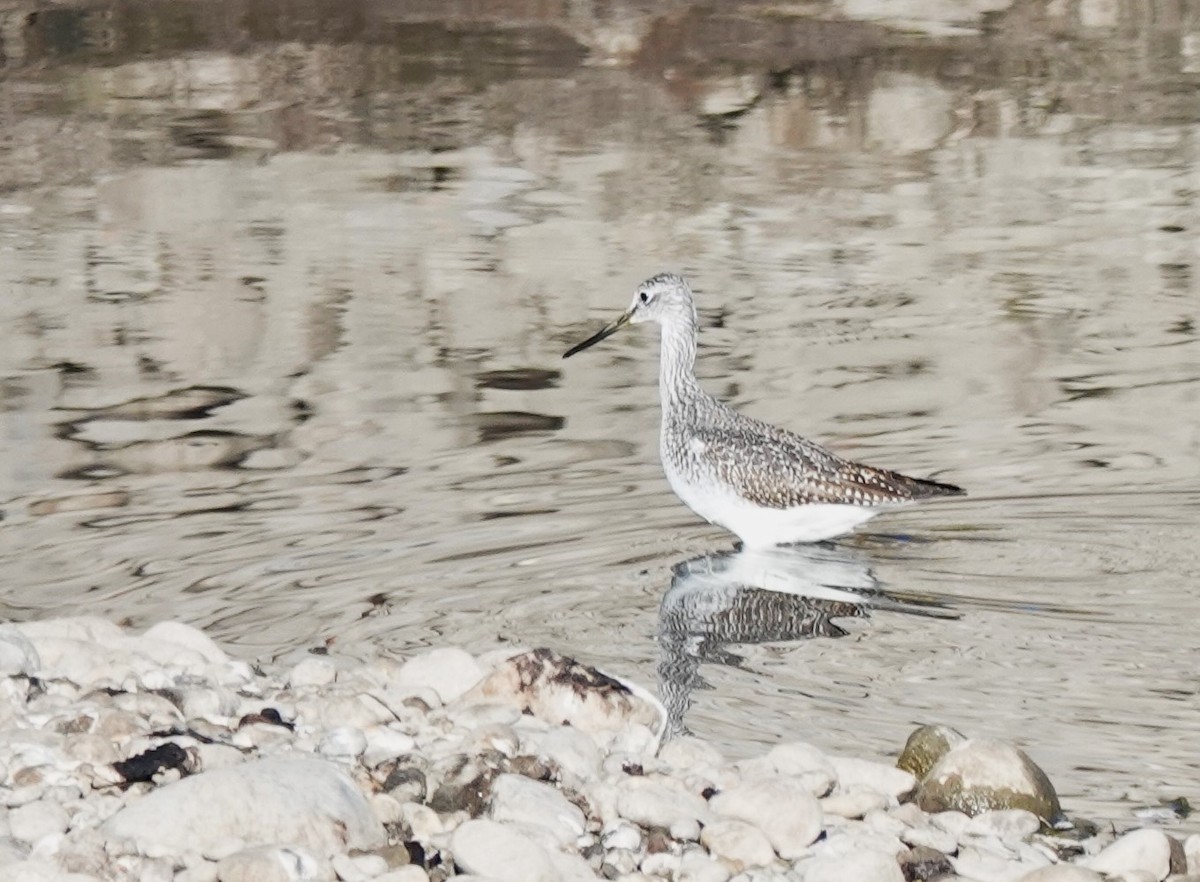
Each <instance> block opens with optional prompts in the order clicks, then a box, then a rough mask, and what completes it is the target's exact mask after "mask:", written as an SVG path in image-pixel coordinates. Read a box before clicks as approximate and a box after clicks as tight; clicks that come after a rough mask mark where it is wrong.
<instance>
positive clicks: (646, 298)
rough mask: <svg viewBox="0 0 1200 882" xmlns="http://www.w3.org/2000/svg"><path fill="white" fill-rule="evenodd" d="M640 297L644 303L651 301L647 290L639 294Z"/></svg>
mask: <svg viewBox="0 0 1200 882" xmlns="http://www.w3.org/2000/svg"><path fill="white" fill-rule="evenodd" d="M638 298H639V299H640V300H641V301H642V303H649V302H650V295H649V294H647V293H646V292H645V291H643V292H642V293H641V294H639V295H638Z"/></svg>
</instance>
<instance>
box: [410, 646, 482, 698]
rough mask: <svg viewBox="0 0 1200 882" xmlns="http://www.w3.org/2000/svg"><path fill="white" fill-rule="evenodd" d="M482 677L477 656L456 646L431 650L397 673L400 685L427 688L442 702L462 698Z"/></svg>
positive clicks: (416, 657) (415, 657) (411, 661)
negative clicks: (476, 659)
mask: <svg viewBox="0 0 1200 882" xmlns="http://www.w3.org/2000/svg"><path fill="white" fill-rule="evenodd" d="M482 678H483V669H482V668H481V667H480V666H479V662H477V661H475V657H474V656H472V655H471V654H470V653H469V652H466V651H465V650H462V649H458V648H457V647H444V648H441V649H432V650H430V651H429V652H424V653H422V654H421V655H417V656H414V657H413V658H410V659H409V660H408V661H406V662H405V663H404V664H403V665H402V666H401V668H400V670H399V671H398V672H397V673H396V680H395V683H396V685H397V686H400V687H402V688H403V687H422V686H423V687H428V688H430V689H432V690H433V691H434V692H436V693H437V694H438V697H439V698H440V699H441V700H442V703H443V704H449V703H450V702H452V701H454V700H456V699H457V698H459V697H460V696H461V695H462V694H463V693H465V692H466V691H467V690H468V689H470V688H471V687H472V686H474V685H475V684H476V683H478V682H479V681H480V680H481V679H482Z"/></svg>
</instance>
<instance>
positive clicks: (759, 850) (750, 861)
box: [700, 818, 775, 873]
mask: <svg viewBox="0 0 1200 882" xmlns="http://www.w3.org/2000/svg"><path fill="white" fill-rule="evenodd" d="M700 843H701V844H702V845H703V846H704V847H705V848H707V849H708V850H709V851H710V852H712V854H713V855H715V856H716V857H718V858H720V859H721V860H723V861H725V862H726V863H728V864H729V867H730V869H732V870H733V871H734V872H735V873H740V872H742V871H743V870H745V869H748V868H750V867H767V866H770V865H771V864H773V863H774V862H775V849H774V847H773V846H772V845H771V841H770V840H769V839H767V834H765V833H763V831H762V830H760V829H758V827H756V826H754V825H753V824H751V823H749V822H747V821H740V820H738V819H737V818H716V819H714V820H713V821H712V822H711V823H710V824H708V825H707V826H705V828H704V830H703V831H701V833H700Z"/></svg>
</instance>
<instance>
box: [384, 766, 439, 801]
mask: <svg viewBox="0 0 1200 882" xmlns="http://www.w3.org/2000/svg"><path fill="white" fill-rule="evenodd" d="M383 791H384V792H385V793H390V794H391V795H392V796H394V797H396V799H398V800H400V801H401V802H424V801H425V797H426V796H427V795H428V793H429V782H428V780H427V779H426V777H425V773H424V772H423V771H421V770H420V769H418V768H417V767H416V766H408V765H398V766H396V767H394V768H393V769H392V770H391V771H390V772H388V775H387V777H386V778H385V779H384V781H383Z"/></svg>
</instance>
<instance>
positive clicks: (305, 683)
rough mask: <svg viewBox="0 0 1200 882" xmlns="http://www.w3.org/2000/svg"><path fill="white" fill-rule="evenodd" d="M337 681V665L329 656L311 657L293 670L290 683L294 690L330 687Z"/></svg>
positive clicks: (300, 662)
mask: <svg viewBox="0 0 1200 882" xmlns="http://www.w3.org/2000/svg"><path fill="white" fill-rule="evenodd" d="M336 679H337V664H335V663H334V661H333V659H331V658H329V657H328V656H321V655H311V656H309V657H308V658H305V659H301V660H300V661H299V662H297V664H296V666H295V667H293V668H292V673H291V674H290V675H289V676H288V682H290V683H291V684H292V688H293V689H305V688H309V687H316V686H328V685H329V684H330V683H332V682H333V681H334V680H336Z"/></svg>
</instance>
